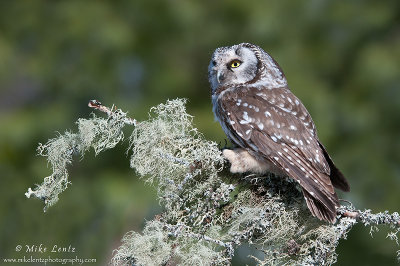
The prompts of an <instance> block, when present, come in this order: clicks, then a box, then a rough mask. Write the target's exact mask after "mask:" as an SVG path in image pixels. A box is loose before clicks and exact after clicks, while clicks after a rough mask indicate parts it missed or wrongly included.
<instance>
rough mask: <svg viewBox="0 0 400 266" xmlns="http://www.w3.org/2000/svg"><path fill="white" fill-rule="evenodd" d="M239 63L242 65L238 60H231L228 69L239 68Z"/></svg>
mask: <svg viewBox="0 0 400 266" xmlns="http://www.w3.org/2000/svg"><path fill="white" fill-rule="evenodd" d="M241 63H242V62H240V61H239V60H233V61H232V62H231V65H230V67H231V68H237V67H239V66H240V64H241Z"/></svg>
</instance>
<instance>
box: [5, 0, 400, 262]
mask: <svg viewBox="0 0 400 266" xmlns="http://www.w3.org/2000/svg"><path fill="white" fill-rule="evenodd" d="M240 42H252V43H255V44H258V45H259V46H261V47H263V48H264V49H265V50H266V51H268V52H269V53H270V54H271V55H272V56H273V57H274V58H275V59H276V61H278V62H279V64H280V65H281V67H282V68H283V70H284V71H285V74H286V76H287V78H288V81H289V85H290V87H291V89H292V91H293V92H294V93H295V94H296V95H297V96H298V97H299V98H300V99H302V101H303V102H304V104H305V105H306V107H307V108H308V110H309V111H310V113H311V115H312V116H313V119H314V121H315V123H316V125H317V128H318V132H319V137H320V139H321V140H322V142H323V143H324V144H325V145H326V146H327V149H328V151H329V152H330V154H331V156H332V157H333V158H334V161H335V162H336V163H337V165H338V166H339V168H340V169H342V171H343V172H344V174H345V175H346V176H347V177H348V179H349V181H350V184H351V189H352V191H351V192H350V193H348V194H346V195H344V194H340V197H342V198H345V199H348V200H350V201H352V202H353V203H354V204H355V205H356V206H357V207H358V208H361V209H364V208H370V209H372V210H373V211H374V212H378V211H383V210H389V211H391V212H394V211H400V204H399V203H400V193H399V189H400V165H399V162H400V140H399V137H400V86H399V84H400V1H398V0H393V1H355V0H352V1H324V0H311V1H306V0H302V1H286V0H284V1H282V0H281V1H252V0H251V1H185V0H170V1H160V0H157V1H148V0H147V1H146V0H136V1H113V2H111V1H110V2H103V1H6V0H4V1H1V2H0V112H1V113H0V125H1V127H0V128H1V130H0V180H1V185H0V195H1V200H0V217H1V218H0V228H1V229H0V257H1V258H4V257H16V258H18V257H22V256H23V255H30V254H25V252H24V251H22V252H19V253H17V252H16V251H15V247H16V246H17V245H23V246H25V245H33V244H35V245H39V244H43V245H45V246H47V247H48V248H52V247H53V245H58V246H68V245H72V246H74V247H75V248H76V252H75V253H74V254H72V255H73V256H70V254H64V255H62V254H59V257H75V255H76V256H78V257H80V258H96V259H97V263H96V265H105V264H106V263H108V262H109V260H110V258H111V257H112V250H113V249H115V248H117V247H118V246H119V245H120V240H121V238H122V236H123V235H124V233H125V232H127V231H130V230H135V231H140V230H141V228H142V227H143V224H144V221H145V219H152V218H153V217H154V215H155V214H157V213H159V212H160V211H161V208H160V207H159V205H158V203H157V200H156V198H155V197H156V194H155V191H154V189H153V188H151V187H150V186H148V185H145V184H144V183H143V182H142V181H141V180H139V179H138V178H137V177H136V176H135V173H134V171H133V170H132V169H130V168H129V158H128V157H127V156H126V154H125V151H126V148H127V146H128V145H127V141H125V142H124V143H123V144H122V145H118V146H117V148H115V149H113V150H110V151H107V152H105V153H102V154H100V155H99V156H97V157H95V156H94V153H93V151H91V152H89V153H88V154H86V155H85V158H84V160H79V158H76V161H75V162H74V163H73V166H72V167H71V168H70V177H71V181H72V186H70V188H69V189H68V190H67V191H65V192H64V193H63V194H61V197H60V201H59V203H58V204H56V205H55V206H53V207H51V208H50V209H49V210H48V212H47V213H43V211H42V208H43V204H42V202H40V201H39V200H32V199H26V198H25V196H24V193H25V192H26V190H27V188H28V187H32V186H33V185H34V184H37V183H41V182H42V180H43V177H45V176H47V175H49V174H50V169H49V168H47V164H46V161H45V158H42V157H38V156H36V150H35V149H36V147H37V144H38V142H46V140H47V139H49V138H53V137H55V136H56V135H57V134H58V133H57V131H59V132H64V131H65V130H66V129H71V130H76V126H75V125H74V122H75V121H76V120H77V119H78V118H80V117H89V114H90V112H91V110H90V109H89V108H88V107H87V102H88V100H89V99H98V100H100V101H102V102H103V103H104V104H106V105H112V104H116V105H117V106H118V107H119V108H122V109H123V110H126V111H129V113H130V115H131V116H133V117H136V118H137V119H139V120H141V119H145V118H146V117H147V112H148V110H149V108H150V107H151V106H153V105H156V104H158V103H162V102H165V101H166V100H167V99H173V98H177V97H184V98H188V99H189V103H188V111H189V113H191V114H192V115H194V116H195V119H194V121H195V125H196V126H197V127H198V128H199V129H200V131H202V132H203V133H204V134H205V136H206V137H207V138H209V139H211V140H215V141H217V142H222V141H223V139H224V134H223V132H222V130H221V128H220V126H219V125H218V124H217V123H216V122H214V120H213V115H212V111H211V103H210V99H209V98H210V96H209V86H208V81H207V66H208V61H209V58H210V56H211V54H212V52H213V50H214V49H215V48H217V47H219V46H226V45H232V44H236V43H240ZM126 133H127V134H129V130H127V132H126ZM368 233H369V228H368V227H363V226H361V225H360V226H356V227H355V228H354V229H353V230H352V231H351V232H350V234H349V238H348V240H345V241H342V242H341V244H340V246H339V248H338V253H339V260H338V265H396V259H395V251H396V250H397V249H398V248H397V247H396V245H395V243H394V242H393V241H390V240H388V239H385V237H386V230H384V229H382V230H381V231H380V232H378V233H376V234H374V238H371V237H370V236H369V234H368ZM34 255H35V254H34ZM47 255H48V254H47ZM35 256H36V255H35ZM244 263H249V264H251V261H249V260H247V259H246V249H245V248H242V249H240V251H239V252H237V254H236V255H235V259H234V264H235V265H242V264H244ZM0 264H2V262H0ZM14 265H15V264H14Z"/></svg>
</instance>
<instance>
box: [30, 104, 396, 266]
mask: <svg viewBox="0 0 400 266" xmlns="http://www.w3.org/2000/svg"><path fill="white" fill-rule="evenodd" d="M185 104H186V101H185V100H182V99H177V100H171V101H167V102H166V103H165V104H160V105H158V106H156V107H153V108H152V109H151V111H150V114H149V119H148V120H146V121H142V122H139V123H134V124H132V123H127V122H126V121H127V119H128V120H129V118H128V117H127V114H126V113H124V112H122V111H121V110H115V111H110V112H108V113H107V114H108V117H107V118H106V119H105V118H99V117H96V116H93V117H92V118H90V119H79V120H78V122H77V123H78V132H77V133H71V132H66V133H65V134H64V135H60V136H58V137H57V138H54V139H51V140H49V141H48V142H47V143H46V144H44V145H43V144H40V145H39V148H38V151H39V154H40V155H43V156H46V157H47V160H48V162H49V164H50V165H51V167H52V170H53V173H52V175H51V176H49V177H46V178H45V179H44V182H43V183H42V184H41V185H38V186H37V187H36V188H35V189H34V190H32V189H31V188H29V190H28V192H27V193H26V196H27V197H30V196H34V197H37V198H40V199H42V200H44V202H45V209H46V208H48V207H49V206H51V205H53V204H54V203H56V202H57V200H58V195H59V194H60V193H61V192H62V191H64V190H65V189H66V188H67V187H68V185H69V184H70V181H69V179H68V172H67V166H68V165H69V164H71V162H72V159H73V155H74V154H79V155H80V156H83V155H84V153H85V152H86V151H87V150H89V149H90V148H93V149H94V151H95V153H96V155H97V154H98V153H100V152H101V151H103V150H106V149H110V148H113V147H115V145H116V144H117V143H119V142H120V141H121V140H122V139H123V138H124V134H123V131H122V129H123V128H124V127H125V126H126V125H127V124H128V125H135V127H134V128H133V132H132V134H131V137H130V147H129V151H128V152H129V153H130V154H131V159H130V165H131V167H132V168H133V169H134V170H135V171H136V173H137V174H138V175H139V176H140V177H141V178H142V179H143V180H144V181H145V182H147V183H149V184H151V185H154V186H156V187H157V197H158V199H159V202H160V204H161V205H162V207H163V212H162V213H160V214H159V215H156V217H154V219H153V220H150V221H147V222H146V224H145V227H144V229H143V231H142V232H141V233H138V232H128V233H127V234H126V235H125V236H124V237H123V239H122V245H121V246H120V247H119V248H118V249H116V250H115V251H114V256H113V259H112V263H113V265H229V264H230V263H231V260H232V258H233V256H234V254H235V250H236V249H237V248H238V247H239V246H241V245H242V244H247V245H250V246H253V247H255V248H256V249H257V250H258V251H260V252H258V253H257V254H258V255H257V256H255V255H252V254H249V256H251V257H252V258H253V259H254V260H255V262H256V263H257V264H259V265H331V264H333V263H335V262H336V260H337V254H336V252H335V250H336V247H337V245H338V244H339V240H340V239H343V238H346V235H347V233H348V231H349V230H350V229H351V228H352V226H353V225H354V224H356V223H357V222H361V223H363V224H365V225H376V224H388V225H389V226H390V227H391V228H392V229H393V230H392V232H391V233H389V235H388V237H389V238H390V239H392V240H393V241H395V242H396V243H397V244H398V238H397V237H398V234H399V231H400V230H399V220H400V216H399V214H398V213H393V214H389V213H388V212H385V213H378V214H372V213H370V211H369V210H366V211H357V213H358V214H359V215H358V217H356V218H350V217H344V216H345V215H344V214H345V213H346V212H349V211H350V212H351V211H355V210H354V208H353V207H352V206H342V207H341V208H340V209H339V212H338V213H339V214H338V217H337V218H338V219H337V222H336V224H327V223H324V222H321V221H319V220H317V219H316V218H314V217H312V216H311V214H310V212H309V210H308V209H307V207H306V205H305V203H304V199H303V195H302V192H301V188H300V187H299V185H298V184H297V183H296V182H293V181H292V180H291V179H289V178H286V177H278V176H274V175H272V174H270V175H267V176H257V175H251V174H249V175H232V174H231V173H229V171H227V170H226V168H228V167H225V166H226V165H225V161H224V158H223V157H222V153H221V150H220V148H219V147H218V145H217V144H216V143H215V142H212V141H209V140H206V139H205V138H204V137H203V135H202V134H201V133H200V132H199V131H198V130H197V129H196V128H195V127H194V126H193V117H192V116H190V115H189V114H187V112H186V109H185ZM112 110H113V109H112ZM398 256H399V257H400V253H398Z"/></svg>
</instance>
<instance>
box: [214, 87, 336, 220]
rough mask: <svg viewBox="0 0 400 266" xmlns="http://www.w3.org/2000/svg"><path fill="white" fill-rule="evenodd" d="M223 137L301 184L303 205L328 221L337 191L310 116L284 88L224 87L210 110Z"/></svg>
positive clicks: (332, 213)
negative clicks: (225, 135) (304, 202)
mask: <svg viewBox="0 0 400 266" xmlns="http://www.w3.org/2000/svg"><path fill="white" fill-rule="evenodd" d="M216 111H217V112H218V113H219V115H217V117H219V119H220V122H221V124H223V128H224V131H225V133H226V134H227V135H228V137H229V138H230V139H231V140H232V141H233V142H234V143H235V144H237V145H239V146H241V147H242V148H247V149H249V150H251V151H253V152H256V153H258V154H260V155H262V156H263V157H264V158H266V159H267V160H269V161H271V162H272V163H273V164H274V165H276V166H277V167H279V168H282V169H283V170H284V171H285V172H286V173H287V174H288V175H289V176H290V177H292V178H293V179H295V180H297V181H298V182H299V183H300V185H301V186H302V188H303V192H304V196H305V199H306V202H307V206H308V207H309V209H310V211H311V212H312V213H313V215H315V216H317V217H318V218H320V219H324V220H328V221H334V219H335V217H336V207H338V206H339V202H338V198H337V195H336V193H335V191H334V188H333V185H332V182H331V180H330V171H331V170H330V169H331V168H330V165H329V162H328V161H327V159H326V158H325V150H324V149H323V147H321V145H320V143H319V140H318V137H317V135H316V130H315V126H314V123H313V121H312V119H311V116H310V115H309V113H308V112H307V110H306V109H305V107H304V106H303V104H302V103H301V102H300V101H299V100H298V99H297V98H296V97H295V96H294V95H293V94H292V93H291V92H290V90H289V89H288V88H278V89H272V90H271V89H268V88H261V89H260V88H259V87H240V88H238V89H236V90H227V91H224V92H223V93H222V94H221V95H220V97H219V101H218V107H217V110H216Z"/></svg>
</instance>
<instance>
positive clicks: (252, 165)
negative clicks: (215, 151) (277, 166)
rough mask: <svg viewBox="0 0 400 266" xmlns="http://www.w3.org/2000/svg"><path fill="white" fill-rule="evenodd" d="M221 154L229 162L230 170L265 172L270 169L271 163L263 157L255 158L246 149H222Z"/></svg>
mask: <svg viewBox="0 0 400 266" xmlns="http://www.w3.org/2000/svg"><path fill="white" fill-rule="evenodd" d="M222 155H223V156H224V157H225V158H226V159H227V160H228V161H229V162H230V164H231V168H230V172H231V173H233V174H238V173H246V172H250V173H255V174H265V173H267V172H269V171H270V170H271V164H270V163H269V162H268V161H266V160H265V159H257V158H255V157H254V156H253V155H251V154H250V153H249V152H248V151H247V150H246V149H242V148H238V149H233V150H229V149H224V150H222Z"/></svg>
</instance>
